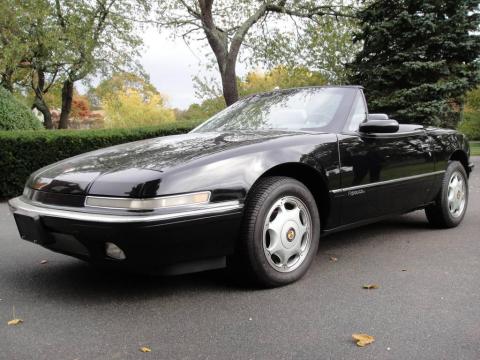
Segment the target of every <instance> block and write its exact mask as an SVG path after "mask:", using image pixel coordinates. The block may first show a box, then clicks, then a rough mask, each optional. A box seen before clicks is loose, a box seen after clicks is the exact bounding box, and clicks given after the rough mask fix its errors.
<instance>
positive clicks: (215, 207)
mask: <svg viewBox="0 0 480 360" xmlns="http://www.w3.org/2000/svg"><path fill="white" fill-rule="evenodd" d="M8 204H9V205H10V210H11V211H12V212H16V211H20V212H22V213H25V214H27V215H30V216H50V217H57V218H62V219H70V220H79V221H91V222H99V223H115V224H121V223H139V222H152V221H161V220H171V219H181V218H188V217H195V216H208V215H217V214H221V213H224V212H229V211H235V210H241V209H243V204H240V202H239V201H237V200H234V201H225V202H221V203H210V204H208V205H205V206H204V207H202V208H200V209H195V210H188V211H182V212H176V213H169V214H155V215H151V214H149V215H146V214H141V215H113V214H97V213H85V212H79V211H73V210H64V209H54V208H46V207H41V206H37V205H33V204H29V203H27V202H25V201H23V200H22V198H21V197H20V196H19V197H16V198H14V199H11V200H10V201H9V202H8Z"/></svg>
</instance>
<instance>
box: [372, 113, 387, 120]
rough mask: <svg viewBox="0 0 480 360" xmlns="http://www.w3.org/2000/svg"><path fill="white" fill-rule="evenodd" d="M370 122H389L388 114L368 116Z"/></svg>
mask: <svg viewBox="0 0 480 360" xmlns="http://www.w3.org/2000/svg"><path fill="white" fill-rule="evenodd" d="M368 120H388V115H387V114H368Z"/></svg>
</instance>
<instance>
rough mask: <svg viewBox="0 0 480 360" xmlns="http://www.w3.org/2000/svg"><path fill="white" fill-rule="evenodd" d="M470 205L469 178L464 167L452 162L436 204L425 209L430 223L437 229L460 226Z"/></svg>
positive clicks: (446, 172)
mask: <svg viewBox="0 0 480 360" xmlns="http://www.w3.org/2000/svg"><path fill="white" fill-rule="evenodd" d="M467 205H468V177H467V173H466V171H465V168H464V167H463V165H462V164H461V163H460V162H458V161H451V162H450V163H449V164H448V167H447V170H446V171H445V174H444V176H443V180H442V188H441V189H440V192H439V194H438V196H437V198H436V199H435V204H433V205H429V206H428V207H426V208H425V214H426V215H427V219H428V222H429V223H430V224H431V225H432V226H435V227H439V228H451V227H455V226H458V224H460V223H461V222H462V220H463V217H464V216H465V212H466V210H467Z"/></svg>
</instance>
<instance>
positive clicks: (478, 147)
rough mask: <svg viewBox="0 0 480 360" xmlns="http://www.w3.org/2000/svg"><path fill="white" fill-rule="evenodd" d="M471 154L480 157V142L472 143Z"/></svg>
mask: <svg viewBox="0 0 480 360" xmlns="http://www.w3.org/2000/svg"><path fill="white" fill-rule="evenodd" d="M470 154H471V155H472V156H480V141H471V142H470Z"/></svg>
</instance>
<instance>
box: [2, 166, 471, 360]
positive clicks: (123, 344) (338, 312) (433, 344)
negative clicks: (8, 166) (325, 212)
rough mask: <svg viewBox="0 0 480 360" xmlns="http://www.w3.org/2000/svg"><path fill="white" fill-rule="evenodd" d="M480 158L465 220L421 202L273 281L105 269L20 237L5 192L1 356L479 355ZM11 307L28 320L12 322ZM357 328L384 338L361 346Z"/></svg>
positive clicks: (347, 235) (325, 244)
mask: <svg viewBox="0 0 480 360" xmlns="http://www.w3.org/2000/svg"><path fill="white" fill-rule="evenodd" d="M474 162H475V163H476V171H475V172H474V174H473V175H472V177H471V180H470V202H469V206H468V211H467V214H466V216H465V219H464V221H463V223H462V224H461V225H460V226H459V227H458V228H455V229H449V230H435V229H432V228H430V227H429V226H428V224H427V221H426V218H425V215H424V213H423V211H417V212H414V213H411V214H407V215H404V216H398V217H393V218H392V219H390V220H387V221H383V222H381V223H378V224H374V225H368V226H365V227H362V228H359V229H355V230H350V231H346V232H343V233H339V234H336V235H331V236H329V237H325V238H323V239H322V243H321V246H320V250H319V254H318V256H317V258H316V260H315V262H314V263H313V266H312V268H311V269H310V271H309V272H308V273H307V275H306V276H305V277H304V278H303V279H302V280H301V281H300V282H298V283H295V284H293V285H290V286H286V287H283V288H278V289H272V290H254V289H247V288H242V287H239V286H237V285H235V284H234V283H232V282H231V281H230V280H229V278H228V277H227V276H226V274H225V272H224V271H211V272H206V273H200V274H192V275H184V276H176V277H149V276H142V275H133V274H130V275H126V274H123V273H122V274H118V273H111V272H110V273H107V272H102V271H99V270H97V269H95V268H93V267H91V266H89V265H88V264H85V263H83V262H81V261H79V260H76V259H73V258H69V257H66V256H63V255H59V254H54V253H52V252H50V251H48V250H45V249H43V248H41V247H39V246H36V245H34V244H31V243H28V242H25V241H22V240H20V238H19V235H18V233H17V230H16V227H15V225H14V221H13V218H12V216H11V215H10V214H9V212H8V208H7V205H6V203H2V204H0V299H1V300H0V359H8V360H14V359H49V360H52V359H72V360H73V359H79V360H80V359H89V360H90V359H336V360H338V359H356V360H357V359H435V360H440V359H445V360H450V359H451V360H460V359H472V360H478V359H480V173H479V172H480V158H478V157H477V158H475V160H474ZM42 260H47V262H46V263H44V264H42ZM335 260H336V261H335ZM365 284H376V285H378V286H379V288H378V289H372V290H365V289H363V288H362V286H363V285H365ZM13 308H14V309H15V317H16V318H21V319H23V323H21V324H19V325H16V326H9V325H7V322H8V321H9V320H11V319H12V318H13V317H14V314H13ZM353 333H367V334H369V335H372V336H374V337H375V342H374V343H373V344H371V345H368V346H366V347H364V348H360V347H357V346H356V345H355V343H354V342H353V340H352V338H351V336H352V334H353ZM144 346H145V347H148V348H150V349H151V352H149V353H142V352H140V351H139V348H140V347H144Z"/></svg>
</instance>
